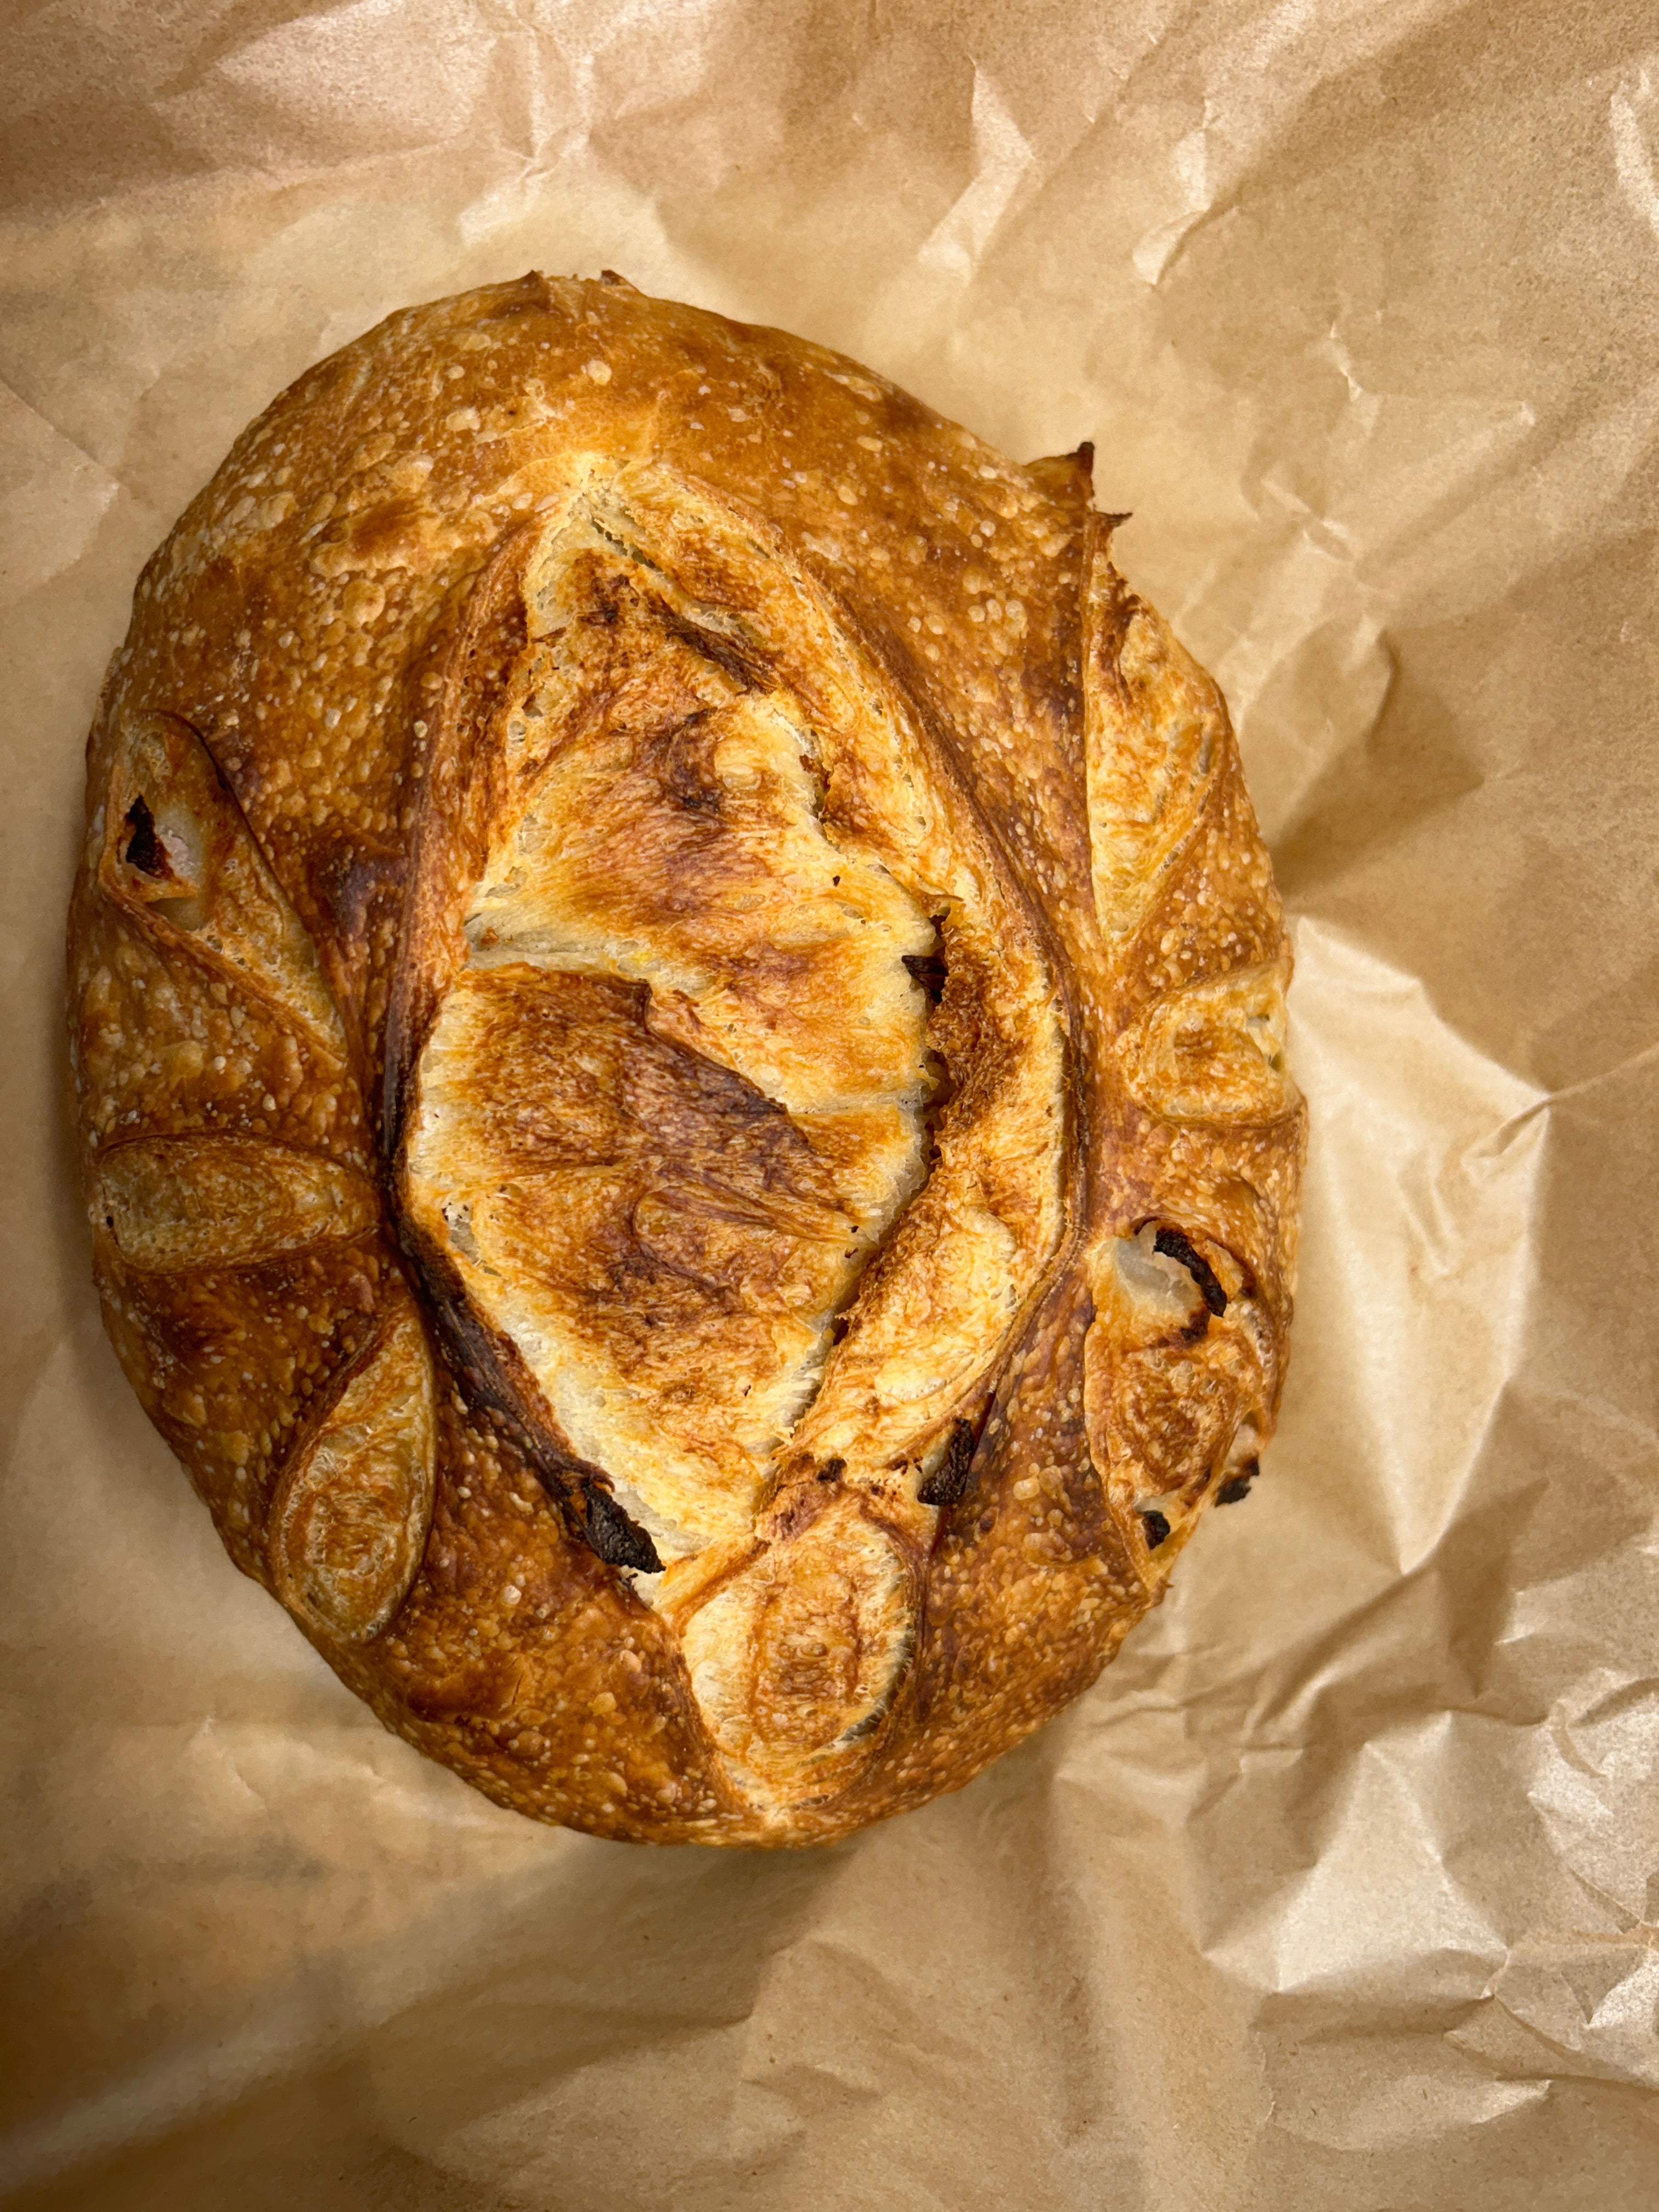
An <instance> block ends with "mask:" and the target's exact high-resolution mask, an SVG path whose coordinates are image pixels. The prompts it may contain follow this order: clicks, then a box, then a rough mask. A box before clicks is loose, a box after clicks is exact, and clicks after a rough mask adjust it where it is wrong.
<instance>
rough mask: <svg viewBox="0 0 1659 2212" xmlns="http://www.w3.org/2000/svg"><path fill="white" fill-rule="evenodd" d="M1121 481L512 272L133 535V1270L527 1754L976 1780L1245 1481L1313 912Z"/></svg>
mask: <svg viewBox="0 0 1659 2212" xmlns="http://www.w3.org/2000/svg"><path fill="white" fill-rule="evenodd" d="M1090 465H1091V454H1090V453H1089V450H1088V449H1087V448H1082V449H1079V453H1076V454H1072V455H1064V456H1060V457H1058V458H1056V459H1053V460H1046V461H1042V462H1037V463H1033V464H1031V465H1030V466H1029V467H1024V468H1022V467H1019V466H1017V465H1014V464H1012V463H1011V462H1009V461H1006V460H1005V459H1003V458H1002V457H1001V456H1000V455H999V454H996V453H993V452H991V451H990V450H989V449H988V448H987V447H984V446H982V445H981V444H980V443H979V442H978V441H976V440H975V439H973V438H972V437H971V436H970V435H969V434H968V433H967V432H965V431H963V430H960V429H957V428H956V427H955V426H953V425H951V424H950V423H947V422H942V421H941V420H940V419H939V417H937V416H933V415H932V414H931V413H929V412H928V410H926V409H925V408H923V407H921V405H919V404H918V403H917V402H915V400H913V399H910V398H908V397H907V396H906V395H905V394H903V393H902V392H896V391H895V390H894V389H893V388H892V387H891V386H889V385H887V384H885V383H884V381H883V380H880V379H879V378H878V377H875V376H873V375H872V374H870V373H869V372H868V371H866V370H864V369H862V368H859V367H858V366H857V365H856V364H854V363H852V362H847V361H844V360H842V359H841V358H840V357H839V356H834V355H831V354H828V353H826V352H823V350H822V349H818V348H816V347H813V346H811V345H807V344H805V343H802V342H801V341H799V340H796V339H793V338H788V337H783V336H781V335H780V334H779V333H776V332H774V331H762V330H754V329H748V328H744V327H742V326H739V325H734V324H731V323H728V322H726V321H724V320H722V319H720V318H719V317H717V316H713V315H708V314H704V313H699V312H697V311H696V310H693V309H690V308H686V307H677V306H674V305H671V304H670V303H667V302H664V301H653V300H648V299H647V298H645V297H644V296H643V295H640V294H638V293H636V292H635V291H634V290H633V289H631V287H629V286H626V285H624V284H622V283H620V282H618V281H616V280H606V281H604V282H601V283H580V282H576V281H574V280H573V281H569V282H556V281H551V280H549V279H546V278H544V277H541V276H528V277H526V278H525V279H523V280H522V281H521V282H520V283H516V284H509V285H502V286H498V287H495V288H493V289H489V290H486V291H483V292H477V293H471V294H468V295H464V296H463V297H461V298H459V299H456V300H451V301H440V302H438V303H436V304H435V305H433V306H431V307H423V308H417V309H413V310H410V312H408V313H404V314H401V315H398V316H394V317H393V318H392V319H391V320H390V321H389V322H387V323H386V324H384V325H381V326H380V329H379V330H377V331H372V332H370V333H369V335H368V337H365V338H363V339H362V340H360V341H359V342H358V343H356V344H355V345H352V346H349V347H348V348H346V349H344V351H343V352H342V353H340V354H338V355H337V356H334V357H333V358H332V359H331V360H330V361H328V362H324V363H322V364H321V365H320V366H319V368H315V369H313V370H312V371H311V372H310V373H309V374H307V376H305V377H303V378H301V380H300V382H299V383H298V384H296V385H295V386H294V387H293V388H292V389H291V390H290V391H289V392H286V393H284V394H283V397H282V398H279V399H278V400H277V401H276V403H275V404H273V405H272V407H271V408H270V409H269V410H267V412H266V413H265V415H264V416H262V417H261V418H260V420H259V421H258V422H256V423H255V424H253V425H252V427H251V428H250V429H249V430H248V431H247V432H246V434H245V435H244V436H243V437H242V438H241V439H240V441H238V443H237V445H236V447H235V448H234V451H233V453H231V455H230V457H229V459H228V460H227V462H226V463H225V465H224V466H223V468H222V469H221V471H219V473H218V475H217V476H216V477H215V479H214V481H213V483H211V484H210V485H209V487H208V488H207V489H206V490H205V491H204V493H203V494H202V495H201V496H200V497H199V498H198V499H197V501H194V502H193V504H192V505H191V507H190V509H189V510H188V511H187V513H185V516H184V517H183V518H182V519H181V520H180V522H179V525H178V526H177V528H176V529H175V530H174V532H173V534H172V536H171V537H170V538H169V539H168V541H167V544H166V545H165V546H163V547H162V549H161V551H160V552H159V553H158V554H157V555H156V556H155V559H154V560H153V561H152V562H151V563H150V564H149V568H147V570H146V572H145V574H144V577H143V580H142V581H141V584H140V586H139V590H138V592H137V599H136V601H135V610H134V617H133V624H132V628H131V632H130V633H129V635H128V638H127V640H126V642H125V645H124V646H123V647H122V649H121V651H120V653H118V655H117V657H116V660H115V662H114V664H113V665H112V670H111V673H110V678H109V682H108V684H107V685H106V691H105V696H104V699H103V702H102V704H101V707H100V714H99V718H98V721H97V724H96V725H95V726H94V732H93V735H92V740H91V744H90V749H89V790H88V841H87V848H86V856H85V860H84V863H83V866H82V872H81V876H80V879H79V881H78V884H77V887H76V895H75V903H74V908H73V911H72V915H71V921H70V955H71V987H72V994H73V1000H72V1020H71V1027H72V1040H73V1063H74V1070H75V1082H76V1101H77V1107H78V1110H79V1115H80V1121H81V1127H82V1134H83V1139H84V1146H85V1162H86V1188H87V1194H88V1212H89V1217H90V1218H91V1220H92V1224H93V1231H94V1263H95V1268H96V1273H97V1277H98V1281H99V1285H100V1294H101V1296H102V1297H103V1301H104V1306H105V1312H106V1320H107V1322H108V1325H109V1328H110V1331H111V1334H112V1339H113V1340H114V1342H115V1345H116V1347H117V1350H118V1354H119V1356H120V1358H121V1359H122V1363H123V1364H124V1365H125V1368H126V1370H127V1371H128V1373H129V1374H130V1375H131V1377H132V1379H133V1382H134V1383H135V1385H136V1387H137V1389H138V1390H139V1392H140V1395H141V1396H142V1397H143V1401H144V1403H145V1405H146V1407H148V1408H149V1411H150V1413H152V1416H153V1417H154V1418H155V1420H156V1421H157V1423H158V1425H159V1426H160V1427H161V1430H162V1432H163V1434H164V1435H166V1436H167V1438H168V1440H169V1442H170V1443H173V1446H174V1448H175V1449H177V1450H178V1451H179V1455H180V1456H181V1458H183V1459H184V1461H185V1464H186V1466H187V1467H188V1468H189V1469H190V1471H191V1476H192V1479H193V1480H195V1482H196V1484H197V1487H198V1489H199V1490H200V1491H201V1492H202V1494H203V1496H204V1498H205V1500H206V1501H207V1503H208V1504H209V1505H210V1508H211V1509H212V1510H213V1511H214V1513H215V1516H216V1519H217V1521H218V1522H219V1525H220V1528H221V1530H222V1534H223V1535H224V1538H225V1541H226V1543H227V1546H228V1548H229V1550H230V1551H231V1553H232V1556H233V1557H234V1559H236V1561H237V1563H238V1565H240V1566H242V1567H243V1569H244V1570H245V1571H246V1572H248V1573H250V1574H252V1575H254V1576H256V1577H258V1578H260V1579H261V1580H263V1581H264V1582H265V1583H267V1585H268V1586H269V1587H270V1588H271V1589H273V1590H274V1591H275V1593H276V1595H277V1596H278V1597H279V1598H280V1599H281V1600H282V1601H283V1603H284V1604H285V1605H286V1606H287V1607H289V1610H290V1612H291V1613H293V1614H294V1616H295V1620H297V1621H298V1622H299V1624H300V1625H301V1627H302V1628H303V1630H304V1631H305V1632H306V1633H307V1635H308V1636H309V1637H310V1638H312V1640H313V1642H314V1643H315V1644H317V1646H318V1648H319V1650H321V1651H322V1652H323V1653H324V1655H325V1656H326V1657H327V1658H328V1660H329V1662H330V1663H331V1665H332V1666H334V1667H335V1668H336V1669H337V1672H338V1673H339V1674H341V1676H342V1678H343V1680H345V1681H346V1682H348V1683H349V1685H350V1686H351V1687H353V1688H354V1689H355V1690H356V1691H357V1692H359V1693H360V1694H361V1695H362V1696H364V1697H365V1698H367V1699H368V1700H369V1702H370V1703H371V1704H372V1705H374V1709H375V1711H377V1712H378V1713H379V1714H380V1716H381V1717H382V1718H383V1719H384V1720H385V1721H386V1723H387V1725H388V1726H390V1727H392V1728H393V1729H397V1730H398V1732H399V1733H400V1734H402V1735H405V1736H407V1737H408V1738H409V1739H410V1741H412V1742H414V1743H416V1745H418V1746H419V1747H421V1748H422V1750H424V1751H427V1752H428V1753H431V1754H432V1755H434V1756H435V1757H437V1758H440V1759H443V1760H445V1761H446V1762H447V1764H449V1765H452V1766H453V1767H454V1768H455V1769H456V1770H457V1771H459V1772H460V1773H461V1774H463V1775H464V1776H465V1778H467V1779H468V1780H469V1781H471V1782H472V1783H474V1784H476V1785H477V1787H479V1788H480V1789H483V1790H485V1791H486V1792H487V1793H488V1794H489V1795H490V1796H493V1797H495V1798H496V1799H497V1800H498V1801H499V1802H502V1803H504V1804H508V1805H512V1806H515V1807H517V1808H519V1809H520V1810H523V1811H525V1812H527V1813H531V1814H535V1815H536V1816H538V1817H540V1818H543V1819H546V1820H559V1821H565V1822H568V1823H570V1824H572V1825H574V1826H580V1827H584V1828H586V1829H589V1830H591V1831H592V1832H596V1833H599V1834H605V1835H614V1836H624V1837H635V1838H642V1839H654V1840H662V1841H674V1840H702V1841H710V1842H723V1843H754V1842H759V1843H785V1844H788V1843H805V1842H812V1841H817V1840H822V1839H827V1838H833V1837H836V1836H837V1835H842V1834H845V1833H847V1832H849V1831H850V1830H852V1829H853V1828H855V1827H857V1826H860V1825H862V1824H863V1823H865V1822H866V1821H868V1820H874V1819H878V1818H880V1817H883V1816H884V1815H885V1814H890V1813H892V1812H895V1811H897V1810H899V1809H901V1808H903V1807H905V1806H907V1805H910V1804H914V1803H918V1802H922V1801H923V1800H925V1799H926V1798H927V1797H928V1796H932V1795H934V1794H935V1793H937V1792H938V1791H939V1790H948V1789H952V1788H956V1787H958V1786H960V1785H961V1784H963V1782H965V1781H966V1780H968V1779H969V1777H970V1776H971V1775H972V1774H973V1773H975V1772H976V1771H978V1770H979V1768H980V1767H981V1766H982V1765H984V1764H985V1763H986V1761H987V1760H988V1759H992V1758H994V1757H995V1756H996V1755H997V1754H998V1753H1000V1751H1002V1750H1004V1749H1006V1747H1008V1746H1009V1745H1011V1744H1012V1743H1013V1742H1015V1741H1018V1739H1019V1738H1020V1737H1021V1736H1023V1735H1025V1734H1027V1733H1028V1732H1029V1731H1030V1729H1032V1728H1034V1727H1036V1726H1037V1725H1039V1724H1040V1723H1041V1722H1042V1721H1043V1720H1044V1719H1045V1718H1047V1717H1049V1716H1050V1715H1051V1714H1052V1713H1054V1711H1056V1710H1057V1709H1058V1708H1059V1707H1060V1705H1062V1704H1063V1703H1064V1702H1065V1701H1066V1699H1069V1698H1071V1697H1073V1695H1075V1694H1076V1693H1077V1692H1078V1691H1079V1689H1081V1688H1083V1687H1084V1686H1085V1685H1086V1684H1087V1683H1088V1682H1090V1681H1091V1680H1093V1678H1094V1676H1095V1674H1097V1672H1098V1671H1099V1668H1101V1666H1102V1665H1103V1663H1104V1662H1105V1661H1106V1660H1107V1659H1108V1658H1109V1657H1110V1656H1111V1655H1112V1653H1113V1652H1114V1651H1115V1650H1116V1648H1117V1645H1118V1644H1119V1643H1120V1642H1121V1638H1122V1637H1123V1636H1124V1634H1125V1633H1127V1630H1128V1628H1129V1627H1130V1626H1132V1625H1133V1621H1134V1620H1136V1619H1138V1618H1139V1615H1140V1614H1141V1613H1143V1612H1144V1611H1145V1610H1146V1607H1148V1606H1149V1605H1150V1604H1152V1603H1153V1602H1155V1601H1156V1600H1157V1598H1158V1595H1160V1593H1161V1591H1162V1589H1163V1585H1164V1581H1165V1579H1166V1578H1167V1575H1168V1572H1169V1569H1170V1565H1171V1563H1172V1561H1173V1559H1174V1557H1175V1555H1176V1553H1177V1552H1178V1551H1179V1550H1180V1548H1181V1547H1182V1544H1184V1543H1185V1542H1186V1541H1187V1540H1188V1537H1189V1536H1190V1534H1191V1533H1192V1531H1193V1529H1194V1527H1195V1526H1196V1523H1197V1522H1198V1520H1199V1519H1200V1517H1201V1516H1202V1514H1203V1512H1204V1511H1205V1510H1207V1507H1208V1505H1209V1504H1210V1503H1211V1502H1212V1499H1213V1498H1215V1497H1216V1496H1217V1494H1218V1492H1220V1491H1222V1490H1223V1489H1225V1488H1228V1487H1229V1486H1231V1491H1232V1492H1237V1489H1238V1488H1239V1487H1240V1486H1242V1485H1243V1483H1244V1482H1246V1481H1248V1480H1249V1474H1251V1473H1252V1472H1253V1470H1254V1462H1255V1452H1256V1450H1257V1449H1259V1448H1260V1444H1261V1442H1262V1441H1264V1440H1265V1438H1266V1437H1267V1435H1268V1433H1269V1432H1270V1431H1271V1427H1272V1424H1273V1415H1274V1411H1275V1409H1276V1406H1277V1402H1278V1396H1279V1388H1280V1384H1281V1381H1282V1374H1283V1365H1284V1356H1285V1332H1286V1328H1287V1327H1288V1322H1289V1318H1290V1295H1291V1282H1292V1277H1293V1270H1294V1244H1295V1231H1296V1207H1297V1184H1298V1178H1299V1173H1300V1162H1301V1148H1302V1140H1303V1122H1304V1116H1303V1110H1302V1108H1301V1105H1300V1103H1299V1101H1298V1099H1297V1094H1296V1092H1295V1090H1294V1087H1293V1085H1291V1082H1290V1079H1289V1077H1288V1075H1287V1073H1285V1066H1284V1060H1283V1043H1284V1037H1283V1003H1284V1000H1283V994H1284V987H1285V981H1286V979H1287V975H1288V960H1287V957H1286V953H1285V942H1284V933H1283V929H1282V926H1281V922H1280V917H1279V908H1278V904H1277V901H1276V899H1275V897H1274V894H1273V884H1272V880H1271V876H1270V872H1269V870H1268V866H1267V857H1266V854H1265V853H1264V852H1263V850H1262V848H1261V842H1260V838H1259V836H1258V835H1257V833H1256V829H1255V822H1254V819H1253V817H1252V816H1251V813H1250V810H1249V800H1248V799H1247V798H1246V796H1245V793H1244V790H1243V781H1242V777H1241V775H1240V771H1239V766H1238V761H1237V750H1236V748H1235V745H1234V743H1233V739H1232V736H1231V730H1230V728H1229V726H1228V722H1227V717H1226V712H1225V706H1224V705H1223V703H1222V702H1221V699H1220V696H1219V694H1218V692H1217V691H1216V690H1215V687H1214V686H1213V684H1211V683H1210V681H1209V679H1208V678H1206V677H1205V676H1204V674H1203V672H1202V671H1200V670H1199V669H1198V668H1197V667H1196V666H1195V665H1194V663H1193V662H1192V661H1191V660H1190V659H1189V658H1188V656H1187V655H1186V654H1185V653H1183V652H1182V649H1181V647H1179V645H1178V644H1176V641H1175V640H1174V639H1173V638H1172V637H1171V636H1170V634H1169V632H1168V630H1167V629H1166V627H1165V626H1164V624H1163V623H1162V622H1161V621H1160V620H1159V618H1158V617H1157V615H1156V614H1155V613H1153V612H1152V610H1151V609H1149V608H1148V607H1146V605H1144V604H1143V603H1142V602H1141V601H1139V599H1136V598H1135V596H1134V595H1133V592H1130V591H1129V589H1128V587H1127V585H1126V584H1125V583H1124V582H1123V580H1122V579H1121V577H1120V576H1119V575H1118V574H1117V573H1116V571H1115V569H1114V568H1112V566H1111V563H1110V560H1109V534H1110V521H1109V518H1104V517H1101V516H1097V515H1096V514H1094V513H1092V511H1091V492H1090Z"/></svg>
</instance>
